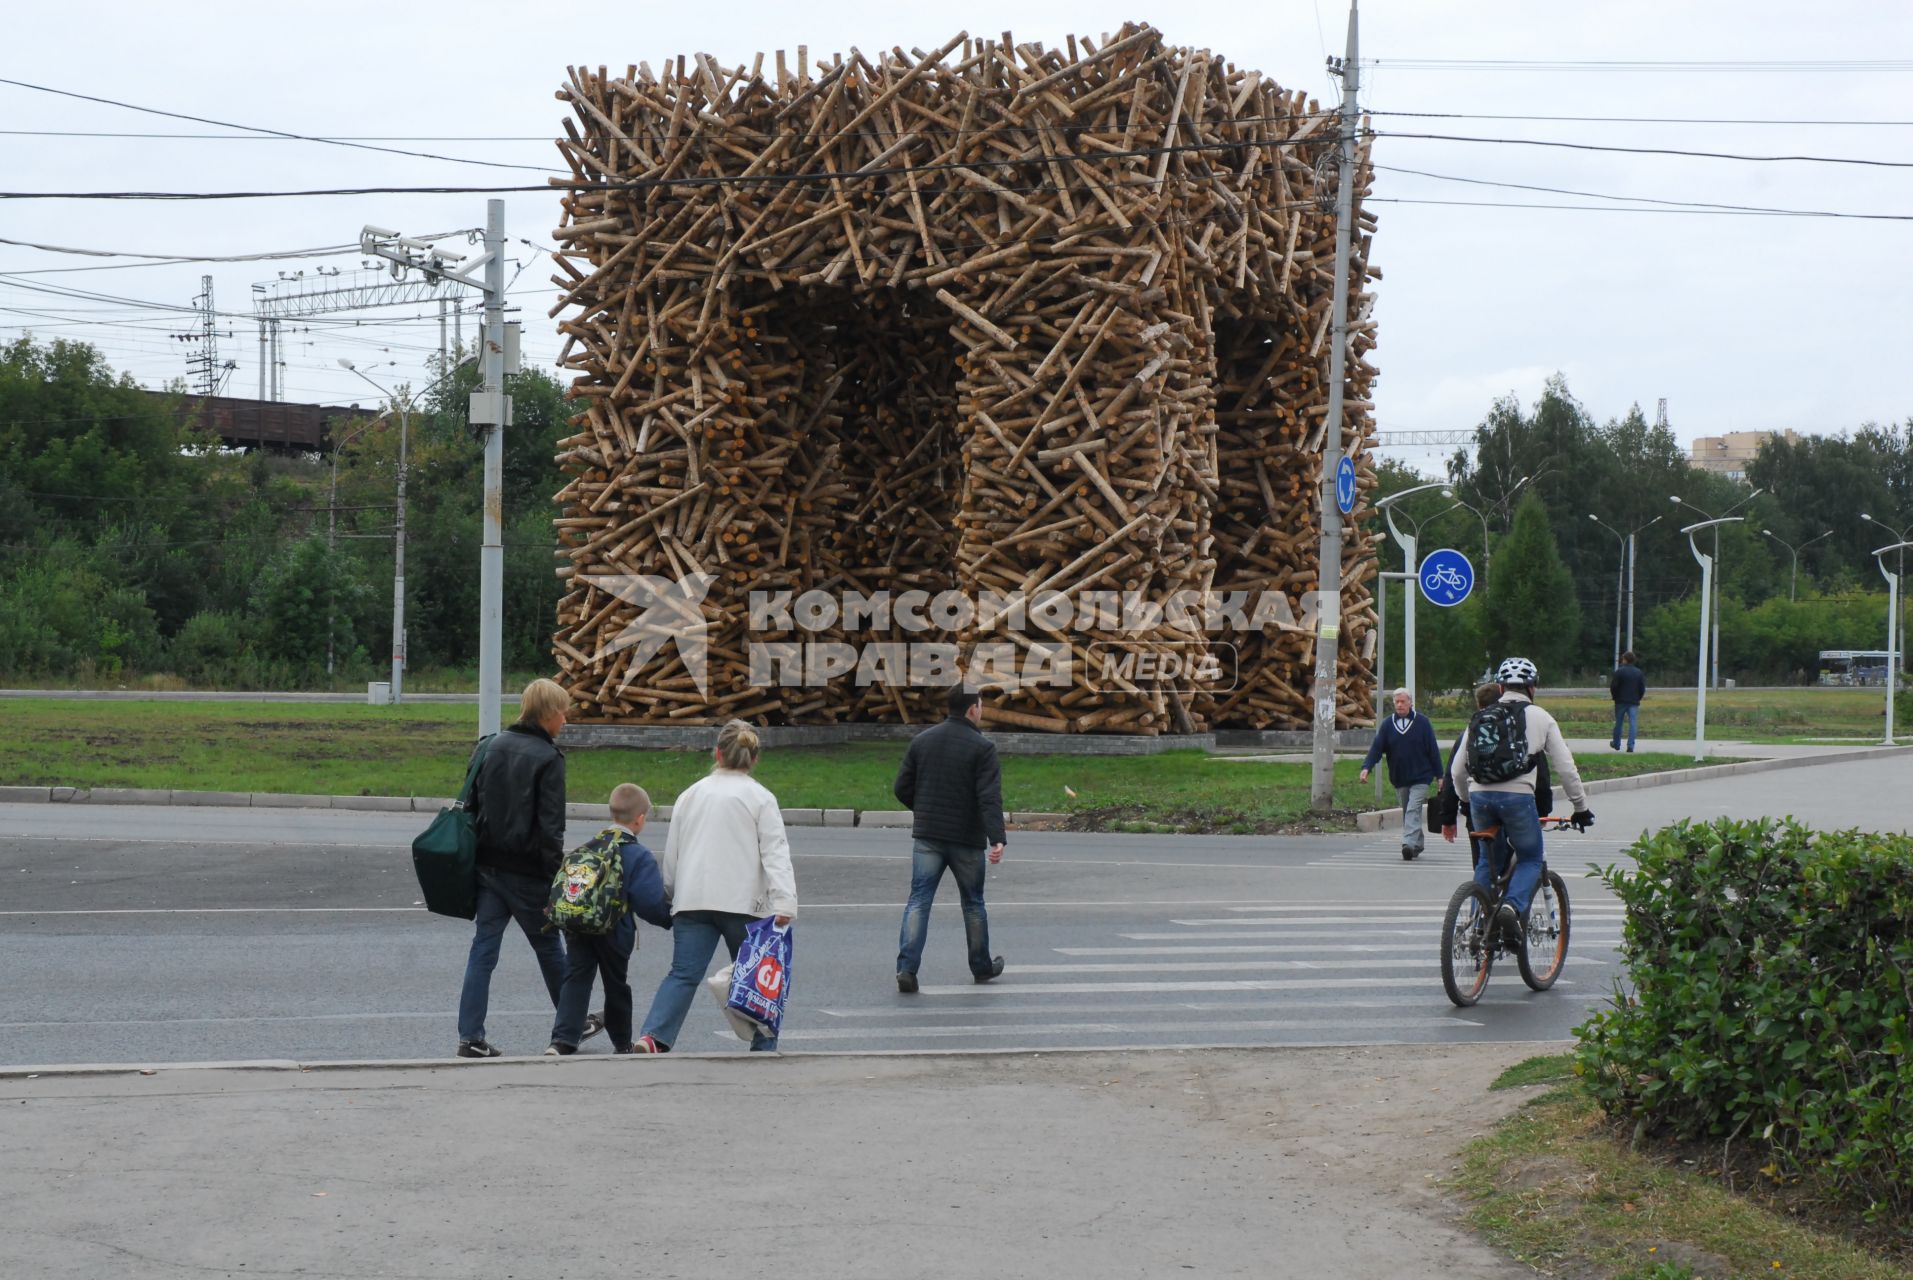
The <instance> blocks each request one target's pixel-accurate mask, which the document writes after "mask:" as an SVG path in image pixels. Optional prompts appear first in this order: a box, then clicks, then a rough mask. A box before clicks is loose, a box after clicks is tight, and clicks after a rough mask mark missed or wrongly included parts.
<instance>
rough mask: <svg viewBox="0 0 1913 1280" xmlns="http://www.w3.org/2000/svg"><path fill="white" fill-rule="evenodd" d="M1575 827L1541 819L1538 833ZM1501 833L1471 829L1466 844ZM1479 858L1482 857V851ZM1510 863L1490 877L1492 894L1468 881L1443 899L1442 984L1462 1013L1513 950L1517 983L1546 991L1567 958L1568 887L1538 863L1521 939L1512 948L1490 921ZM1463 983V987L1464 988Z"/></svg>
mask: <svg viewBox="0 0 1913 1280" xmlns="http://www.w3.org/2000/svg"><path fill="white" fill-rule="evenodd" d="M1566 827H1574V829H1575V830H1577V831H1582V830H1586V828H1584V827H1578V826H1575V823H1574V821H1573V819H1571V818H1542V819H1541V829H1542V830H1543V831H1549V830H1553V831H1560V830H1562V829H1563V828H1566ZM1500 834H1501V828H1500V827H1499V826H1493V827H1489V828H1488V829H1487V830H1485V831H1470V832H1469V833H1468V836H1469V838H1470V839H1471V840H1488V841H1492V840H1494V839H1495V838H1496V837H1498V836H1499V835H1500ZM1483 856H1484V857H1485V856H1487V855H1486V854H1485V853H1484V855H1483ZM1515 861H1516V860H1515V859H1514V858H1512V857H1511V858H1509V859H1508V865H1507V866H1506V867H1504V868H1502V871H1501V874H1500V875H1499V876H1497V877H1496V878H1495V884H1494V889H1493V891H1492V892H1491V891H1489V890H1487V889H1484V888H1482V887H1481V886H1480V885H1478V884H1476V883H1475V882H1474V881H1473V880H1469V881H1468V882H1467V883H1466V884H1463V885H1461V886H1460V887H1459V888H1457V889H1456V890H1455V892H1454V894H1453V896H1452V897H1450V898H1449V899H1448V910H1447V912H1446V914H1444V915H1443V916H1442V921H1441V985H1442V987H1443V988H1444V989H1446V990H1447V992H1448V998H1449V999H1450V1000H1452V1001H1454V1002H1455V1003H1456V1004H1457V1005H1459V1006H1461V1007H1462V1008H1464V1009H1466V1008H1469V1007H1470V1006H1472V1005H1474V1004H1475V1003H1477V1002H1478V1001H1479V1000H1480V999H1481V993H1482V992H1483V991H1486V990H1487V989H1488V974H1489V971H1490V970H1492V969H1493V968H1494V962H1495V960H1496V959H1497V958H1498V957H1500V956H1503V955H1506V954H1508V953H1509V952H1512V953H1513V954H1514V958H1515V963H1516V964H1517V965H1519V966H1520V969H1521V980H1522V981H1523V982H1525V983H1527V984H1528V986H1530V987H1531V988H1533V989H1534V990H1536V991H1546V990H1547V989H1548V988H1549V987H1552V986H1553V985H1554V982H1555V979H1557V978H1559V977H1560V976H1561V967H1562V966H1563V965H1564V964H1566V963H1567V958H1568V931H1569V928H1570V926H1571V923H1572V916H1571V913H1570V910H1569V907H1568V887H1567V885H1566V884H1565V883H1564V882H1563V881H1562V879H1561V877H1560V876H1558V875H1556V874H1555V873H1554V872H1553V871H1550V870H1548V864H1547V862H1546V861H1545V860H1544V861H1543V862H1542V864H1541V883H1540V885H1539V886H1538V887H1536V889H1535V892H1534V901H1533V902H1532V903H1530V904H1529V906H1528V920H1527V924H1526V926H1525V927H1524V928H1523V929H1522V935H1521V941H1520V942H1519V943H1518V944H1511V943H1509V942H1508V941H1507V939H1505V938H1504V937H1503V936H1502V933H1501V929H1500V928H1499V927H1498V926H1497V925H1496V923H1495V917H1496V916H1497V915H1498V914H1499V913H1500V911H1501V904H1502V903H1503V902H1504V901H1506V899H1507V896H1508V882H1509V881H1510V880H1511V879H1513V877H1514V868H1515ZM1537 957H1545V958H1546V967H1545V968H1537V967H1536V958H1537ZM1464 983H1465V985H1464Z"/></svg>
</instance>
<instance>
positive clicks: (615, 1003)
mask: <svg viewBox="0 0 1913 1280" xmlns="http://www.w3.org/2000/svg"><path fill="white" fill-rule="evenodd" d="M637 940H638V932H637V929H636V928H635V927H633V925H632V924H631V922H630V921H629V920H626V921H623V922H622V923H620V924H619V925H618V927H617V928H615V929H613V930H612V931H611V932H610V933H607V934H604V935H602V936H594V935H589V934H579V933H567V934H566V935H565V960H566V964H565V983H564V987H563V988H562V989H561V990H560V991H559V992H558V1017H557V1019H556V1020H555V1021H554V1022H553V1023H552V1024H551V1039H552V1043H554V1044H568V1045H570V1046H571V1047H572V1048H574V1049H575V1048H577V1047H578V1042H579V1041H580V1040H583V1039H584V1034H585V1011H586V1010H587V1009H588V1008H590V1007H591V986H592V983H593V982H595V981H596V980H597V977H598V975H599V974H601V973H602V974H603V975H604V1029H605V1033H606V1034H607V1035H609V1036H610V1037H611V1047H612V1048H613V1049H628V1048H630V1047H631V980H630V978H629V977H628V976H627V975H628V974H629V972H630V967H631V951H632V949H633V946H634V945H635V944H636V942H637Z"/></svg>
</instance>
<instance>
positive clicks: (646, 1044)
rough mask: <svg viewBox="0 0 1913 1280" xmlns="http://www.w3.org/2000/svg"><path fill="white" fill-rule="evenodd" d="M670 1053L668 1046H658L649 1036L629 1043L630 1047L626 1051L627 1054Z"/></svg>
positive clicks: (640, 1037)
mask: <svg viewBox="0 0 1913 1280" xmlns="http://www.w3.org/2000/svg"><path fill="white" fill-rule="evenodd" d="M670 1051H671V1046H670V1045H668V1044H659V1043H658V1042H657V1041H656V1040H654V1039H652V1038H651V1037H650V1036H639V1037H638V1038H637V1039H636V1040H633V1041H632V1042H631V1047H630V1048H629V1049H628V1050H626V1052H627V1053H669V1052H670Z"/></svg>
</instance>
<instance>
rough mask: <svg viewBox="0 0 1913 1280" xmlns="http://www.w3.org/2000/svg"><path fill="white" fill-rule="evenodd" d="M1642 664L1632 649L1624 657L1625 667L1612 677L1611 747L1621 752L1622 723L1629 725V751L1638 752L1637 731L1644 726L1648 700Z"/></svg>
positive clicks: (1609, 682) (1610, 687)
mask: <svg viewBox="0 0 1913 1280" xmlns="http://www.w3.org/2000/svg"><path fill="white" fill-rule="evenodd" d="M1639 662H1640V660H1639V659H1638V658H1636V657H1635V656H1634V651H1633V650H1632V649H1629V650H1628V651H1627V652H1626V653H1624V654H1622V655H1621V665H1620V666H1618V667H1616V668H1614V674H1613V675H1611V676H1609V677H1608V681H1607V696H1608V697H1610V698H1612V699H1614V736H1613V737H1612V738H1610V739H1609V740H1608V745H1609V746H1610V747H1612V748H1613V749H1614V750H1616V751H1619V750H1620V749H1621V722H1622V721H1626V722H1627V749H1628V750H1629V751H1632V750H1633V749H1634V731H1635V730H1636V729H1637V728H1639V727H1640V723H1641V700H1642V699H1644V698H1645V697H1647V677H1646V676H1645V675H1643V674H1642V673H1641V668H1640V665H1639Z"/></svg>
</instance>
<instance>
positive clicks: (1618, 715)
mask: <svg viewBox="0 0 1913 1280" xmlns="http://www.w3.org/2000/svg"><path fill="white" fill-rule="evenodd" d="M1623 720H1625V721H1626V722H1627V749H1628V750H1629V751H1632V750H1633V749H1634V731H1635V729H1637V728H1639V727H1640V723H1641V704H1640V703H1638V702H1617V703H1615V704H1614V736H1613V737H1612V738H1610V739H1608V741H1610V742H1611V743H1613V744H1614V749H1615V750H1616V751H1619V750H1620V749H1621V722H1622V721H1623Z"/></svg>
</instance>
